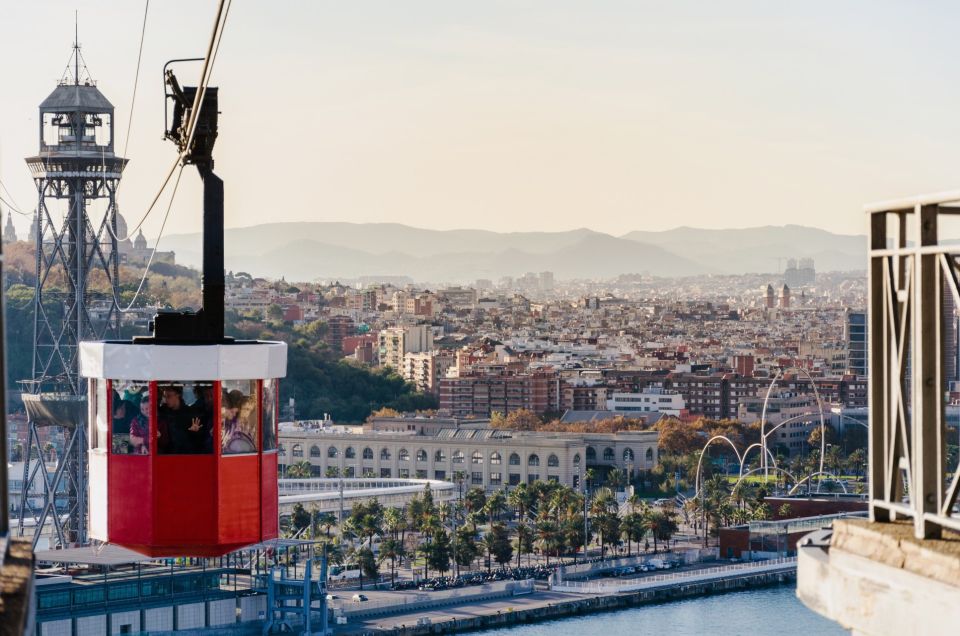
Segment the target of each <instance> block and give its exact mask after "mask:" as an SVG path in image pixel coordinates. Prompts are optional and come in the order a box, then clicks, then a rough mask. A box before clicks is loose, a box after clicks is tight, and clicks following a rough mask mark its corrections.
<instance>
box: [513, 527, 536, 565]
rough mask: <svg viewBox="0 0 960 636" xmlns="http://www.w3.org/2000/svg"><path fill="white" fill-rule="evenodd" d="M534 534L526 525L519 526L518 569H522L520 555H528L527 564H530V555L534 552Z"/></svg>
mask: <svg viewBox="0 0 960 636" xmlns="http://www.w3.org/2000/svg"><path fill="white" fill-rule="evenodd" d="M533 540H534V533H533V530H531V529H530V526H528V525H527V524H526V523H521V524H520V525H518V526H517V567H520V555H522V554H526V555H528V556H527V563H529V562H530V557H529V555H530V553H531V552H533Z"/></svg>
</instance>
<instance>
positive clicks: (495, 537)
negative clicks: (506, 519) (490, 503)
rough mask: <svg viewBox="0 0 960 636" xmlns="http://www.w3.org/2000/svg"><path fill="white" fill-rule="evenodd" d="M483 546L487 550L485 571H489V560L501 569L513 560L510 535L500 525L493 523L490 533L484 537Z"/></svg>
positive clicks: (504, 527)
mask: <svg viewBox="0 0 960 636" xmlns="http://www.w3.org/2000/svg"><path fill="white" fill-rule="evenodd" d="M483 542H484V546H485V547H486V549H487V571H488V572H489V571H490V558H491V557H493V560H494V561H496V562H497V564H498V565H499V566H500V567H501V568H502V567H504V566H505V565H506V564H507V563H509V562H510V559H512V558H513V546H512V545H511V544H510V533H509V532H508V531H507V528H506V526H504V525H503V524H502V523H494V524H492V525H491V526H490V531H489V532H488V533H487V534H486V535H485V536H484V539H483Z"/></svg>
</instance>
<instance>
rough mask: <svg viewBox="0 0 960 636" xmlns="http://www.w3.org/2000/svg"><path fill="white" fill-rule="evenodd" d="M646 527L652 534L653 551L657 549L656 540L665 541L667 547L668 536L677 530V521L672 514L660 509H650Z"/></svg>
mask: <svg viewBox="0 0 960 636" xmlns="http://www.w3.org/2000/svg"><path fill="white" fill-rule="evenodd" d="M646 527H647V530H649V531H650V534H652V535H653V551H654V552H656V551H657V550H658V546H657V540H658V539H659V540H661V541H666V542H667V547H669V542H670V537H672V536H673V535H674V534H676V532H677V522H676V520H675V519H674V517H673V515H670V514H667V513H666V512H664V511H662V510H651V511H650V514H649V515H647V518H646Z"/></svg>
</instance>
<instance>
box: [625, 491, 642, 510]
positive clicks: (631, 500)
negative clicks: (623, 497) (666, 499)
mask: <svg viewBox="0 0 960 636" xmlns="http://www.w3.org/2000/svg"><path fill="white" fill-rule="evenodd" d="M627 503H628V504H629V505H630V512H636V511H637V508H639V507H640V506H641V505H642V504H643V498H642V497H641V496H640V495H639V494H638V493H633V494H632V495H630V496H629V497H627Z"/></svg>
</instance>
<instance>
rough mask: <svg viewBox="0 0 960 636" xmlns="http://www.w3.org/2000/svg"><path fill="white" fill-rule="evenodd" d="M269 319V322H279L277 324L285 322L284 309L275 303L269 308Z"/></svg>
mask: <svg viewBox="0 0 960 636" xmlns="http://www.w3.org/2000/svg"><path fill="white" fill-rule="evenodd" d="M267 319H269V320H274V321H277V322H279V321H282V320H283V307H281V306H280V305H278V304H276V303H273V304H272V305H270V306H269V307H267Z"/></svg>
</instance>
